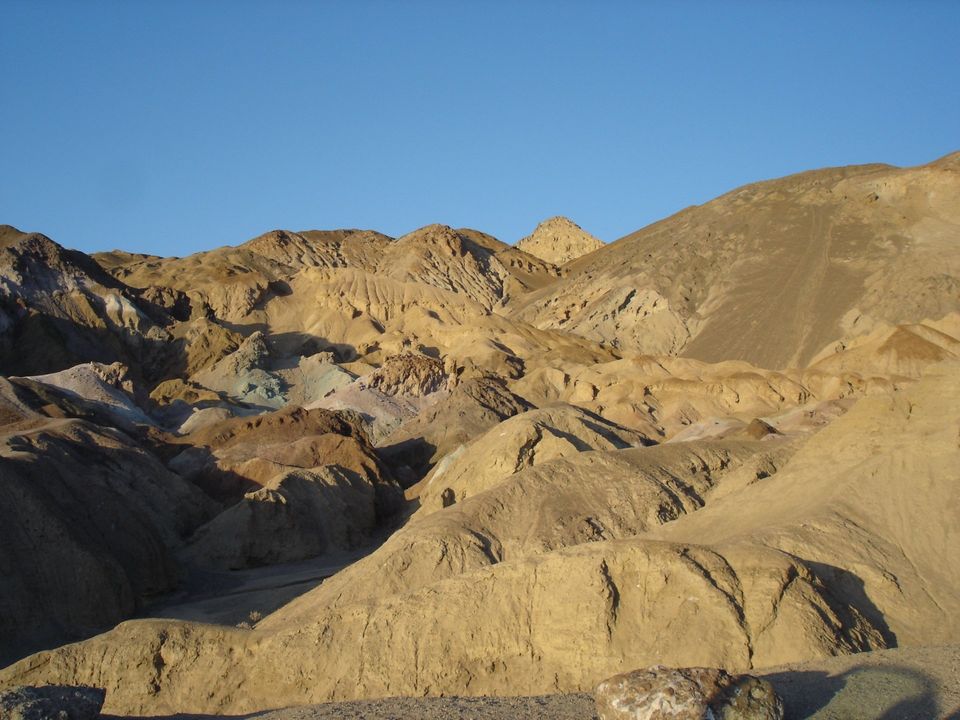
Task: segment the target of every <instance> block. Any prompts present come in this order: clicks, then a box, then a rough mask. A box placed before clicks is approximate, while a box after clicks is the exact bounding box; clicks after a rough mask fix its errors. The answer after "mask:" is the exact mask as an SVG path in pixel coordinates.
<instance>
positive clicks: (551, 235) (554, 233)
mask: <svg viewBox="0 0 960 720" xmlns="http://www.w3.org/2000/svg"><path fill="white" fill-rule="evenodd" d="M601 247H603V241H601V240H599V239H597V238H596V237H594V236H593V235H591V234H590V233H588V232H587V231H586V230H584V229H583V228H581V227H580V226H579V225H577V224H576V223H575V222H573V221H572V220H570V219H569V218H565V217H563V216H560V215H558V216H556V217H552V218H548V219H547V220H544V221H543V222H542V223H540V224H539V225H537V228H536V229H535V230H534V231H533V232H532V233H530V234H529V235H527V236H526V237H525V238H523V239H522V240H521V241H520V242H518V243H517V249H519V250H523V251H524V252H526V253H529V254H530V255H533V256H534V257H538V258H540V259H541V260H546V261H547V262H551V263H553V264H554V265H564V264H566V263H568V262H570V261H571V260H575V259H576V258H578V257H580V256H581V255H586V254H587V253H589V252H593V251H594V250H597V249H598V248H601Z"/></svg>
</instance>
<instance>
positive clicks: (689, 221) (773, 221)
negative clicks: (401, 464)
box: [514, 156, 960, 369]
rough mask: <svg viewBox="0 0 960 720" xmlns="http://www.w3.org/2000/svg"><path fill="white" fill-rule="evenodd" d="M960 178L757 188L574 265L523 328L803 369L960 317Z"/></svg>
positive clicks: (856, 178)
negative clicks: (855, 338)
mask: <svg viewBox="0 0 960 720" xmlns="http://www.w3.org/2000/svg"><path fill="white" fill-rule="evenodd" d="M958 234H960V170H958V168H957V163H956V162H955V156H949V157H947V158H944V159H943V160H940V161H938V162H934V163H931V164H929V165H924V166H920V167H914V168H904V169H900V168H893V167H890V166H886V165H865V166H855V167H847V168H834V169H827V170H816V171H811V172H806V173H801V174H799V175H792V176H790V177H786V178H782V179H779V180H770V181H766V182H761V183H757V184H754V185H747V186H745V187H743V188H740V189H738V190H734V191H733V192H731V193H728V194H726V195H724V196H722V197H720V198H717V199H716V200H713V201H711V202H709V203H706V204H705V205H702V206H698V207H692V208H688V209H687V210H684V211H682V212H680V213H678V214H676V215H674V216H673V217H670V218H668V219H666V220H663V221H661V222H658V223H656V224H654V225H651V226H649V227H647V228H644V229H642V230H639V231H638V232H636V233H634V234H632V235H628V236H627V237H625V238H622V239H621V240H618V241H617V242H614V243H611V244H610V245H608V246H606V247H605V248H603V249H601V250H599V251H597V252H595V253H592V254H590V255H589V256H587V257H585V258H582V259H581V260H580V261H575V262H574V263H571V264H570V266H569V268H568V269H569V276H568V277H567V278H565V279H563V280H562V281H560V282H558V283H555V284H553V285H550V286H548V287H547V288H544V289H543V290H540V291H537V292H535V293H533V294H531V295H530V296H528V297H527V298H525V299H524V300H523V301H522V303H519V304H518V305H517V306H516V307H515V310H514V313H515V317H518V318H521V319H524V320H527V321H529V322H531V323H533V324H534V325H536V326H538V327H542V328H558V329H563V330H566V331H568V332H572V333H576V334H579V335H582V336H584V337H589V338H593V339H595V340H600V341H604V342H606V343H608V344H611V345H614V346H616V347H620V348H631V349H636V350H641V351H644V352H653V353H680V354H683V355H685V356H687V357H692V358H697V359H701V360H707V361H719V360H747V361H748V362H751V363H753V364H756V365H759V366H761V367H766V368H771V369H778V368H785V367H788V366H801V367H802V366H804V365H806V364H807V362H809V360H810V359H811V358H812V357H813V356H814V355H816V354H817V353H818V352H819V351H820V350H821V349H822V348H824V347H825V346H826V345H827V344H828V343H831V342H834V341H836V340H838V339H840V338H842V337H844V336H848V335H850V334H853V333H854V332H856V333H863V332H867V331H869V330H872V329H873V328H874V327H875V326H876V325H877V324H879V323H888V324H902V323H910V322H918V321H920V320H923V319H924V318H928V317H931V318H938V317H942V316H943V315H945V314H946V313H948V312H952V311H956V310H957V309H958V306H960V253H958V244H957V237H958Z"/></svg>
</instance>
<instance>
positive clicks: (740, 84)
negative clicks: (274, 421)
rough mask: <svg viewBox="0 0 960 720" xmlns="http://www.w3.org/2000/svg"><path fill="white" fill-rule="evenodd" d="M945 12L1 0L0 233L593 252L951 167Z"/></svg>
mask: <svg viewBox="0 0 960 720" xmlns="http://www.w3.org/2000/svg"><path fill="white" fill-rule="evenodd" d="M958 32H960V2H958V1H954V0H945V1H943V2H933V1H932V0H931V1H927V2H924V1H923V0H911V1H909V2H908V1H907V0H904V1H903V2H899V3H894V2H883V1H881V0H874V1H872V2H842V1H840V0H835V1H832V2H811V1H809V0H804V1H803V2H800V1H799V0H795V1H792V2H786V1H783V2H780V1H776V0H768V1H766V2H759V1H758V2H719V1H714V0H710V1H708V2H666V1H664V2H661V3H656V4H654V3H640V2H629V3H626V2H625V3H619V2H588V1H587V0H584V1H583V2H552V3H545V2H544V3H539V2H522V3H521V2H506V1H504V2H472V3H467V2H456V1H453V0H451V1H447V2H439V1H438V2H409V1H408V2H401V1H399V0H397V1H394V2H372V1H371V2H363V1H353V2H348V1H347V0H343V2H277V3H268V2H266V1H264V2H258V3H253V2H237V1H231V2H228V1H227V0H218V1H214V0H208V1H200V2H176V1H174V2H170V1H169V0H167V1H166V2H146V1H145V0H144V1H142V2H138V1H132V0H124V1H122V2H79V1H75V0H70V1H69V2H53V1H40V0H0V98H2V108H0V149H2V173H0V223H9V224H12V225H16V226H18V227H20V228H21V229H25V230H37V231H41V232H44V233H46V234H47V235H50V236H51V237H53V238H54V239H55V240H57V241H58V242H60V243H62V244H64V245H67V246H70V247H75V248H79V249H82V250H86V251H93V250H103V249H109V248H114V247H121V248H124V249H129V250H136V251H141V252H153V253H158V254H177V255H182V254H187V253H190V252H195V251H198V250H203V249H208V248H212V247H216V246H218V245H223V244H237V243H240V242H243V241H244V240H246V239H249V238H250V237H253V236H255V235H257V234H259V233H261V232H263V231H266V230H269V229H272V228H278V227H282V228H288V229H294V230H300V229H308V228H336V227H363V228H373V229H377V230H380V231H383V232H386V233H388V234H391V235H400V234H403V233H405V232H408V231H410V230H413V229H415V228H417V227H419V226H422V225H425V224H427V223H432V222H441V223H446V224H449V225H453V226H457V227H461V226H467V227H474V228H478V229H481V230H484V231H486V232H489V233H491V234H493V235H496V236H497V237H499V238H500V239H502V240H504V241H507V242H514V241H516V240H517V239H519V238H520V237H522V236H523V235H525V234H526V233H528V232H529V231H530V230H531V229H532V228H533V227H534V226H535V225H536V223H537V222H538V221H539V220H541V219H543V218H545V217H547V216H550V215H556V214H564V215H568V216H570V217H571V218H573V219H574V220H575V221H577V222H578V223H580V224H581V225H583V226H584V227H585V228H586V229H588V230H590V231H592V232H593V233H594V234H596V235H598V236H599V237H601V238H602V239H604V240H608V241H609V240H614V239H616V238H618V237H620V236H622V235H624V234H626V233H628V232H631V231H633V230H635V229H637V228H639V227H641V226H643V225H646V224H648V223H650V222H653V221H655V220H658V219H660V218H662V217H664V216H666V215H669V214H671V213H672V212H675V211H676V210H679V209H681V208H683V207H685V206H687V205H690V204H693V203H700V202H704V201H706V200H709V199H710V198H712V197H714V196H716V195H718V194H720V193H723V192H725V191H727V190H729V189H731V188H733V187H735V186H737V185H741V184H743V183H746V182H751V181H754V180H759V179H763V178H769V177H775V176H780V175H785V174H788V173H791V172H794V171H799V170H805V169H811V168H815V167H822V166H827V165H845V164H850V163H862V162H889V163H893V164H897V165H911V164H918V163H922V162H927V161H930V160H933V159H935V158H936V157H939V156H941V155H944V154H946V153H948V152H951V151H953V150H957V149H960V40H958Z"/></svg>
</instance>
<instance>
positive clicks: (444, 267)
mask: <svg viewBox="0 0 960 720" xmlns="http://www.w3.org/2000/svg"><path fill="white" fill-rule="evenodd" d="M510 240H514V239H513V238H511V239H510ZM104 242H105V243H110V242H112V241H111V240H105V241H104ZM0 375H2V377H0V569H2V576H3V592H2V594H0V688H2V687H6V686H14V685H42V684H67V685H92V686H96V687H100V688H104V689H106V691H107V695H106V704H105V706H104V711H105V712H108V713H111V714H114V715H164V714H174V713H201V714H207V715H224V714H238V713H257V712H259V711H265V710H273V709H278V708H295V707H300V706H303V707H304V709H301V710H289V711H286V714H285V715H282V716H277V717H288V718H299V717H303V718H307V717H333V716H337V717H361V716H369V717H380V716H382V717H391V716H410V717H413V716H423V717H442V716H449V715H458V716H464V717H466V716H474V715H476V716H477V717H491V718H493V717H555V718H566V717H590V713H591V712H592V706H591V705H590V703H589V699H588V696H586V695H583V694H582V693H587V692H590V691H591V690H592V689H593V687H594V686H595V685H596V683H597V682H598V681H600V680H603V679H604V678H606V677H609V676H610V675H613V674H615V673H618V672H623V671H626V670H630V669H633V668H640V667H647V666H650V665H656V664H664V665H671V666H693V665H706V666H714V667H723V668H726V669H728V670H731V671H747V670H749V671H751V672H753V673H755V674H758V675H763V676H765V677H767V678H768V679H771V681H772V682H774V685H775V687H776V688H777V689H778V691H780V692H781V694H782V695H783V696H784V698H785V700H786V702H787V711H788V716H790V714H791V713H792V716H793V717H812V716H816V717H887V718H893V717H912V716H916V717H936V716H943V717H948V716H950V715H951V713H956V712H958V706H960V700H958V693H957V684H956V677H957V668H958V666H957V662H958V660H957V657H958V656H957V650H956V646H958V645H960V492H958V491H960V154H953V155H950V156H947V157H945V158H942V159H940V160H937V161H935V162H932V163H930V164H928V165H923V166H919V167H912V168H896V167H891V166H888V165H866V166H856V167H846V168H833V169H825V170H815V171H811V172H806V173H801V174H799V175H793V176H790V177H786V178H782V179H778V180H771V181H766V182H760V183H757V184H754V185H749V186H746V187H743V188H739V189H736V190H734V191H732V192H730V193H728V194H726V195H723V196H722V197H719V198H717V199H715V200H713V201H711V202H708V203H706V204H704V205H702V206H696V207H690V208H687V209H685V210H683V211H681V212H679V213H677V214H676V215H674V216H672V217H670V218H667V219H665V220H662V221H661V222H658V223H656V224H654V225H651V226H649V227H646V228H643V229H641V230H638V231H637V232H635V233H632V234H630V235H628V236H626V237H624V238H622V239H620V240H617V241H616V242H611V243H609V244H606V245H604V244H603V243H602V242H600V241H599V240H598V239H597V238H595V237H593V236H592V235H590V234H589V233H588V232H587V231H585V230H583V229H581V228H580V227H578V226H577V225H575V224H574V223H573V222H571V221H570V220H567V219H565V218H551V219H549V220H547V221H545V222H543V223H541V224H540V225H539V226H538V227H537V228H536V229H535V230H534V231H533V232H532V233H531V234H530V235H529V236H528V237H526V238H523V239H522V240H520V241H519V242H517V243H516V244H515V245H510V244H508V243H505V242H502V241H501V240H498V239H496V238H494V237H491V236H490V235H487V234H484V233H483V232H480V231H477V230H471V229H463V228H461V229H454V228H450V227H447V226H443V225H430V226H427V227H424V228H421V229H419V230H416V231H414V232H411V233H409V234H407V235H404V236H403V237H400V238H391V237H388V236H386V235H383V234H380V233H378V232H375V231H369V230H333V231H318V230H310V231H302V232H292V231H285V230H276V231H272V232H268V233H266V234H264V235H261V236H259V237H257V238H254V239H252V240H249V241H248V242H245V243H243V244H240V245H237V246H228V247H222V248H219V249H215V250H210V251H206V252H200V253H197V254H195V255H191V256H189V257H185V258H161V257H155V256H148V255H137V254H131V253H127V252H123V251H121V250H115V251H112V252H105V253H97V254H94V255H86V254H83V253H80V252H77V251H72V250H68V249H66V248H64V247H62V246H61V245H59V244H57V243H56V242H54V240H51V239H50V238H48V237H46V236H44V235H42V234H39V233H30V232H21V231H20V230H18V229H16V228H13V227H10V226H0ZM863 653H865V654H863ZM878 678H879V679H878ZM878 688H879V689H878ZM884 688H885V689H884ZM891 688H892V689H891ZM844 689H846V691H847V695H843V694H842V692H841V691H843V690H844ZM578 693H579V694H578ZM451 696H453V697H456V698H458V699H455V700H452V699H450V698H451ZM518 696H528V697H526V699H524V698H519V699H518ZM384 698H401V699H394V700H389V701H387V700H383V699H384ZM403 698H406V699H403ZM412 698H420V700H413V699H412ZM423 698H432V699H423ZM474 698H486V699H484V700H481V699H474ZM353 701H363V703H366V704H363V703H361V704H359V705H358V704H356V703H355V702H353ZM330 702H337V703H347V704H337V705H323V706H320V707H315V708H313V709H305V708H306V706H311V705H315V704H318V703H330ZM837 703H839V705H837ZM815 713H820V714H819V715H815ZM831 713H833V714H831Z"/></svg>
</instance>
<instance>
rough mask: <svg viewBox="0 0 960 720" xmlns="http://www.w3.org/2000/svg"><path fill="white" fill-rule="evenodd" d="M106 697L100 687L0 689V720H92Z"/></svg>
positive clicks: (104, 691)
mask: <svg viewBox="0 0 960 720" xmlns="http://www.w3.org/2000/svg"><path fill="white" fill-rule="evenodd" d="M106 695H107V691H106V690H101V689H100V688H93V687H71V686H68V685H47V686H44V687H30V686H26V685H24V686H20V687H14V688H10V689H9V690H0V720H94V718H97V717H99V716H100V708H102V707H103V701H104V699H105V698H106Z"/></svg>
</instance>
